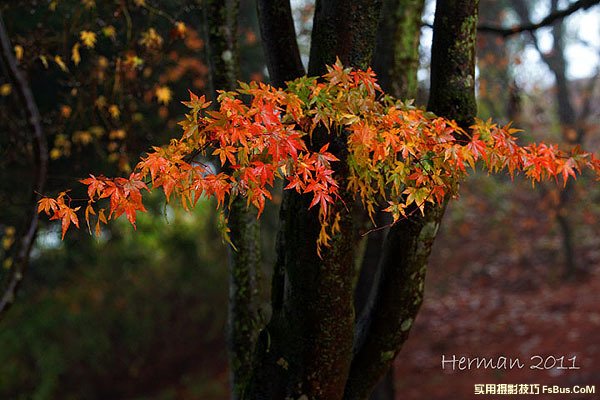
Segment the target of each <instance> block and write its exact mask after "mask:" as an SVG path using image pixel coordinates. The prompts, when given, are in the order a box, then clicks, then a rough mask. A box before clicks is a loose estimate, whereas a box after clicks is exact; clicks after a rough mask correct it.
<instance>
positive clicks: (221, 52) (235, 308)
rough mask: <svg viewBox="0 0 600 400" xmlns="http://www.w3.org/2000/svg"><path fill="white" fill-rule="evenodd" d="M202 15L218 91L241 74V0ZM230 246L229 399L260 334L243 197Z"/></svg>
mask: <svg viewBox="0 0 600 400" xmlns="http://www.w3.org/2000/svg"><path fill="white" fill-rule="evenodd" d="M203 8H204V13H205V14H204V16H205V18H204V20H205V29H206V39H207V53H208V54H207V55H208V61H209V67H210V85H211V92H212V95H213V97H215V95H216V90H233V89H235V88H236V87H237V81H238V78H239V63H238V46H237V27H238V24H237V17H238V16H237V13H238V8H239V0H204V2H203ZM227 225H228V227H229V229H230V239H231V242H232V244H233V247H231V246H230V247H229V249H228V252H229V309H228V318H227V346H228V353H229V370H230V385H231V394H232V398H233V399H238V398H241V395H242V392H243V389H244V386H245V384H246V382H247V380H248V376H249V374H250V370H251V366H252V365H251V364H252V350H253V348H254V345H255V342H256V337H257V335H258V304H257V297H258V293H257V290H258V289H257V273H258V271H259V268H260V226H259V222H258V220H257V214H256V209H254V208H248V207H247V205H246V200H245V199H244V198H242V197H236V198H234V199H233V200H232V202H231V206H230V210H229V213H228V215H227Z"/></svg>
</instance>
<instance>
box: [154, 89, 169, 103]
mask: <svg viewBox="0 0 600 400" xmlns="http://www.w3.org/2000/svg"><path fill="white" fill-rule="evenodd" d="M154 95H155V96H156V99H157V100H158V102H159V103H162V104H164V105H168V104H169V103H170V102H171V98H172V97H173V92H172V91H171V89H169V87H168V86H159V87H157V88H156V90H155V91H154Z"/></svg>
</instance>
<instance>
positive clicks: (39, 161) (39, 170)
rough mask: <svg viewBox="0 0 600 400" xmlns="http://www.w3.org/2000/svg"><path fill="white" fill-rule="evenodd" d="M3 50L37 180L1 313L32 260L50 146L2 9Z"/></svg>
mask: <svg viewBox="0 0 600 400" xmlns="http://www.w3.org/2000/svg"><path fill="white" fill-rule="evenodd" d="M0 51H1V57H2V62H3V63H4V65H5V67H6V71H7V73H8V77H9V79H10V81H11V82H12V83H13V84H14V86H15V89H16V92H17V95H18V97H19V100H20V101H21V103H22V105H23V109H24V110H25V115H26V118H27V125H28V126H29V129H30V130H31V134H32V139H33V151H34V158H35V180H34V185H33V191H32V197H31V209H30V211H29V218H28V224H27V228H26V229H25V230H24V232H23V234H22V235H21V237H20V238H18V239H17V240H15V243H16V246H17V247H16V249H15V257H14V261H13V265H12V267H11V269H10V271H9V276H8V280H7V283H6V287H5V288H4V290H3V292H2V295H1V296H2V297H0V316H2V315H3V314H4V313H5V312H6V310H7V309H8V308H9V307H10V305H11V304H12V303H13V301H14V298H15V295H16V292H17V289H18V286H19V284H20V282H21V280H22V279H23V274H24V272H25V269H26V268H27V263H28V261H29V252H30V251H31V247H32V246H33V242H34V241H35V237H36V232H37V227H38V213H37V199H38V195H39V193H42V192H43V191H44V185H45V182H46V174H47V169H48V147H47V144H46V136H45V135H44V131H43V129H42V123H41V117H40V113H39V110H38V107H37V104H36V102H35V98H34V97H33V93H32V92H31V88H30V87H29V83H28V82H27V80H26V79H25V76H24V75H23V73H22V72H21V71H20V70H19V67H18V66H17V60H16V59H15V56H14V53H13V47H12V45H11V43H10V39H9V37H8V33H7V32H6V27H5V26H4V20H3V18H2V12H1V11H0Z"/></svg>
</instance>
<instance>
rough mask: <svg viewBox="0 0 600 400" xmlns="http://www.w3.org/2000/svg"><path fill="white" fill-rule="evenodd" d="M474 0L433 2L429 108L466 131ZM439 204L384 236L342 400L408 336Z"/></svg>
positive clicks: (470, 113)
mask: <svg viewBox="0 0 600 400" xmlns="http://www.w3.org/2000/svg"><path fill="white" fill-rule="evenodd" d="M477 5H478V1H477V0H464V1H460V0H451V1H450V0H449V1H443V2H438V3H437V8H436V13H435V23H434V35H433V46H432V61H431V62H432V67H431V93H430V101H429V105H428V108H429V109H430V110H431V111H433V112H435V113H437V114H438V115H440V116H444V117H447V118H452V119H455V120H456V121H457V122H458V123H459V124H461V126H463V127H468V126H469V125H470V124H471V123H472V121H473V118H474V117H475V115H476V111H477V110H476V103H475V92H474V87H475V85H474V76H475V36H476V26H477ZM444 209H445V207H444V205H441V206H430V207H427V208H426V211H425V215H420V214H415V215H414V216H412V217H410V218H409V219H404V220H400V221H398V222H397V223H396V224H394V225H393V226H392V227H391V228H390V231H389V233H388V235H387V237H386V240H385V243H384V249H383V254H382V259H381V265H380V267H379V268H380V273H381V278H380V279H379V281H378V286H377V289H376V292H375V294H374V299H373V301H372V302H371V303H370V304H369V306H368V308H367V310H365V312H363V314H362V315H361V317H360V319H359V322H358V324H357V331H356V338H355V350H354V351H355V356H354V359H353V361H352V366H351V369H350V375H349V378H348V382H347V385H346V392H345V395H344V398H345V399H348V400H350V399H364V398H365V397H366V396H367V395H368V393H369V392H370V391H371V388H372V387H373V386H374V385H375V383H376V382H377V381H378V380H379V379H380V378H381V376H382V375H383V374H384V373H385V371H386V370H387V369H388V367H389V365H390V364H391V363H392V362H393V360H394V358H395V356H396V355H397V353H398V352H399V351H400V349H401V347H402V345H403V343H404V342H405V341H406V339H407V338H408V333H409V332H410V328H411V327H412V325H413V323H414V320H415V317H416V315H417V312H418V310H419V307H420V305H421V303H422V300H423V291H424V283H425V272H426V265H427V259H428V257H429V254H430V252H431V246H432V244H433V240H434V239H435V236H436V233H437V230H438V227H439V224H440V221H441V219H442V216H443V214H444Z"/></svg>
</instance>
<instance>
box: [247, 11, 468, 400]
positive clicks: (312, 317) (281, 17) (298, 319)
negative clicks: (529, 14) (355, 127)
mask: <svg viewBox="0 0 600 400" xmlns="http://www.w3.org/2000/svg"><path fill="white" fill-rule="evenodd" d="M441 3H442V5H440V6H438V11H437V12H436V28H435V29H436V31H437V34H435V35H434V46H433V51H434V53H437V55H436V56H434V57H435V59H436V61H435V62H437V63H441V64H444V65H445V66H446V67H444V68H445V69H444V68H442V69H440V68H438V69H437V70H435V71H434V73H433V74H432V75H433V76H432V87H434V86H435V87H436V90H434V91H433V92H432V98H433V97H438V96H439V97H440V98H442V100H441V101H439V102H438V103H437V106H436V107H431V108H432V109H434V110H435V111H437V112H438V113H439V114H440V115H444V116H447V117H450V118H455V119H457V120H458V121H459V122H460V123H461V124H465V123H467V121H468V122H469V123H470V122H471V120H472V118H473V116H474V107H471V105H474V92H473V88H474V84H473V83H474V82H473V76H474V58H473V56H474V36H475V23H476V19H477V12H476V10H477V7H476V1H448V2H441ZM258 5H259V15H260V24H261V32H262V35H263V43H264V46H265V51H266V55H267V60H268V67H269V74H270V78H271V80H272V82H274V83H275V84H277V85H282V84H283V82H285V81H287V80H290V79H294V78H296V77H298V76H300V75H302V74H303V72H304V71H303V68H302V65H301V63H300V57H299V52H298V48H297V44H296V42H295V39H294V38H293V35H294V29H293V28H294V27H293V19H292V18H291V12H290V7H289V2H288V1H286V0H275V1H266V0H259V2H258ZM381 6H382V3H381V2H380V1H373V0H369V1H367V0H355V1H350V0H342V1H334V0H317V2H316V8H315V17H314V23H313V34H312V46H311V54H310V61H309V67H308V73H309V74H310V75H320V74H322V73H324V72H325V66H326V64H332V63H334V62H335V58H336V57H339V58H340V60H341V61H342V62H343V63H344V64H345V65H348V66H354V67H359V68H366V67H367V66H368V65H369V64H371V60H372V58H373V53H374V50H375V45H376V35H377V26H378V22H379V18H380V13H381ZM411 21H412V22H411V24H412V25H413V27H412V28H406V27H404V28H405V29H407V31H411V29H416V28H415V26H416V25H417V24H416V22H415V20H411ZM399 29H403V28H399ZM413 33H414V31H413ZM447 38H451V39H450V40H449V43H448V39H447ZM413 39H414V41H410V43H411V49H412V51H414V47H412V46H415V45H416V43H417V40H416V39H415V38H413ZM407 43H408V42H407ZM442 47H447V48H446V49H445V50H446V51H445V52H444V49H442ZM448 48H450V49H452V51H448ZM459 52H464V54H462V53H461V54H459ZM412 57H414V53H413V55H412ZM404 67H406V68H407V69H406V71H410V70H411V68H412V69H414V68H415V67H414V65H406V64H405V63H404V60H401V62H400V65H399V66H398V69H397V71H400V70H401V68H404ZM395 73H396V74H405V72H395ZM440 74H448V75H449V77H447V78H446V79H449V81H447V82H442V83H441V84H440V82H439V81H440V80H441V79H444V78H443V77H441V76H440ZM403 79H404V80H403V81H402V83H401V84H400V85H399V87H400V86H401V87H410V85H411V83H410V79H409V78H408V77H404V78H403ZM436 79H437V80H438V81H435V80H436ZM413 84H414V82H413ZM403 90H404V89H403ZM407 90H410V89H407ZM456 99H461V100H462V101H460V102H458V103H456ZM329 141H331V143H330V147H329V149H330V151H332V152H333V153H334V154H335V155H336V156H337V157H338V158H339V159H340V160H342V161H341V162H339V163H336V164H337V165H336V171H335V172H336V177H337V180H338V182H339V184H340V187H341V188H342V189H341V190H340V196H341V200H340V201H338V202H337V203H336V204H335V205H334V210H333V212H339V213H340V215H341V216H342V218H341V221H340V227H341V231H340V232H339V233H338V234H337V235H335V237H334V238H333V239H332V244H331V247H329V248H326V249H324V250H323V251H322V253H321V256H322V257H319V256H318V255H317V249H316V240H317V237H318V234H319V230H320V225H319V221H318V216H317V212H316V210H308V204H309V202H310V199H309V198H307V196H301V195H298V194H297V193H295V192H292V191H286V192H285V193H284V199H283V202H282V206H281V210H280V224H281V226H280V232H279V235H278V239H277V245H276V247H277V262H276V265H275V271H274V274H273V283H272V293H271V295H272V310H273V312H272V316H271V319H270V321H269V322H268V324H267V325H266V326H265V327H264V329H263V330H262V331H261V333H260V335H259V337H258V340H257V344H256V348H255V352H254V355H253V360H252V368H251V371H250V375H249V379H248V381H247V384H246V385H245V387H244V390H243V394H242V398H244V399H285V398H294V399H298V398H302V399H307V400H308V399H327V400H337V399H339V400H341V399H366V398H367V397H368V396H369V393H370V392H371V391H372V389H373V387H374V386H375V385H376V384H377V382H378V381H379V380H380V378H381V377H382V376H383V374H384V373H385V372H386V371H387V370H388V369H389V366H390V365H391V363H392V361H393V359H394V357H395V355H396V354H397V353H398V351H399V350H400V348H401V346H402V344H403V343H404V341H405V340H406V338H407V336H408V332H409V331H410V328H411V326H412V323H413V321H414V319H415V317H416V314H417V312H418V309H419V306H420V304H421V301H422V297H423V282H424V276H425V266H426V262H427V258H428V256H429V252H430V250H431V244H432V242H433V239H434V237H435V234H436V232H437V227H438V225H439V222H440V220H441V216H442V214H443V207H431V208H429V209H428V210H427V212H426V214H425V216H418V215H417V216H414V217H411V218H410V219H408V220H404V221H401V222H399V223H397V224H395V225H394V226H393V227H391V228H390V229H389V232H388V233H387V235H386V238H385V242H384V247H383V250H382V256H381V260H380V261H379V267H378V269H379V271H380V272H379V273H380V274H381V276H382V279H379V280H378V281H377V284H376V285H375V287H374V292H373V294H372V298H373V301H372V302H371V303H370V304H369V305H368V306H367V307H364V310H363V312H362V313H361V317H360V318H358V319H357V318H356V316H355V309H354V304H355V303H354V297H355V292H354V290H355V288H354V285H353V283H354V281H355V269H354V265H355V262H356V254H355V249H356V247H357V246H356V244H357V240H358V235H357V231H358V228H359V225H360V224H361V222H362V218H361V217H360V215H361V212H360V211H359V210H355V209H354V207H353V206H352V205H353V204H355V202H354V195H353V194H352V193H348V192H346V191H344V190H343V188H344V187H345V186H346V182H345V179H346V176H347V172H348V171H347V168H348V167H347V164H346V163H345V162H344V160H345V159H346V156H347V148H346V138H345V136H344V133H342V134H341V135H340V136H339V137H338V138H334V139H331V137H330V136H329V135H327V134H325V133H324V132H315V133H314V134H313V140H312V141H311V142H310V143H308V145H309V146H313V147H315V148H318V147H320V146H321V145H323V144H324V143H325V142H329Z"/></svg>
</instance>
